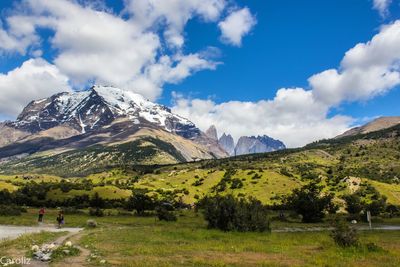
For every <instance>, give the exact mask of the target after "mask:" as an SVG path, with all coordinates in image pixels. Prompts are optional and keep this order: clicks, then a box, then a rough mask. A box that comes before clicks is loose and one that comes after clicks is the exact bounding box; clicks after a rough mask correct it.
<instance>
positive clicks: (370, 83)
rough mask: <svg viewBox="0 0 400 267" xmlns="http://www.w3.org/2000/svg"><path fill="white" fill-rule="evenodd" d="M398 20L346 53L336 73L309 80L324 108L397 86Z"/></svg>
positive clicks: (399, 79) (399, 36)
mask: <svg viewBox="0 0 400 267" xmlns="http://www.w3.org/2000/svg"><path fill="white" fill-rule="evenodd" d="M399 60H400V21H395V22H394V23H392V24H389V25H386V26H384V27H382V29H381V31H380V32H379V33H378V34H376V35H375V36H374V37H373V38H372V39H371V41H369V42H367V43H360V44H357V45H356V46H355V47H354V48H352V49H350V50H349V51H347V52H346V55H345V56H344V58H343V60H342V62H341V67H340V69H339V70H336V69H331V70H327V71H324V72H322V73H319V74H316V75H314V76H312V77H311V78H310V79H309V82H310V85H311V88H312V89H313V94H314V96H315V97H316V98H317V99H318V100H320V101H322V102H324V103H326V104H327V105H333V106H334V105H338V104H340V103H341V102H342V101H358V100H368V99H370V98H372V97H374V96H376V95H380V94H384V93H386V92H387V91H388V90H390V89H392V88H393V87H395V86H397V85H399V84H400V73H399V70H400V69H399Z"/></svg>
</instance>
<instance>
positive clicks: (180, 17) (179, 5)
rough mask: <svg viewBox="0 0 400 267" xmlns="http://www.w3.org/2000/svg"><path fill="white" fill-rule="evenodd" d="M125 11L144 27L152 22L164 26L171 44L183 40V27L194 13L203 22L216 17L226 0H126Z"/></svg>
mask: <svg viewBox="0 0 400 267" xmlns="http://www.w3.org/2000/svg"><path fill="white" fill-rule="evenodd" d="M126 3H127V6H126V8H125V9H126V12H128V13H131V14H133V18H132V20H133V21H135V22H136V24H138V25H142V27H143V28H144V29H149V28H152V27H154V26H159V27H162V28H164V27H165V31H164V36H165V39H166V40H167V42H168V44H169V45H171V46H172V47H182V45H183V44H184V36H183V30H184V27H185V25H186V23H187V22H188V21H189V20H190V19H192V18H193V17H195V16H199V17H200V18H202V19H203V20H204V21H206V22H215V21H217V20H218V18H219V16H220V14H221V12H222V11H223V10H224V8H225V7H226V4H227V3H226V1H225V0H184V1H182V0H127V1H126Z"/></svg>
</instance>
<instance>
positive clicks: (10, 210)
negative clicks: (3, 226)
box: [0, 205, 24, 216]
mask: <svg viewBox="0 0 400 267" xmlns="http://www.w3.org/2000/svg"><path fill="white" fill-rule="evenodd" d="M21 212H24V210H21V208H20V207H17V206H6V205H2V206H0V215H1V216H20V215H21Z"/></svg>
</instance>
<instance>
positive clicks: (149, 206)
mask: <svg viewBox="0 0 400 267" xmlns="http://www.w3.org/2000/svg"><path fill="white" fill-rule="evenodd" d="M155 206H156V202H155V201H154V200H153V199H152V198H151V197H150V196H148V195H146V194H145V193H143V192H133V195H132V196H131V197H130V198H129V199H128V202H127V209H128V210H136V212H137V214H138V215H144V213H145V211H146V210H154V208H155Z"/></svg>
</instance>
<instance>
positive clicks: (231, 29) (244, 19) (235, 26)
mask: <svg viewBox="0 0 400 267" xmlns="http://www.w3.org/2000/svg"><path fill="white" fill-rule="evenodd" d="M254 25H256V18H255V17H254V16H253V15H252V14H251V12H250V10H249V9H248V8H247V7H245V8H243V9H240V10H237V11H235V12H232V13H231V14H230V15H229V16H228V17H226V19H225V20H224V21H221V22H220V23H218V26H219V28H220V30H221V33H222V35H221V39H222V41H224V42H226V43H228V44H232V45H235V46H240V45H241V44H242V38H243V37H244V36H245V35H246V34H248V33H249V32H250V31H251V29H252V28H253V27H254Z"/></svg>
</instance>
